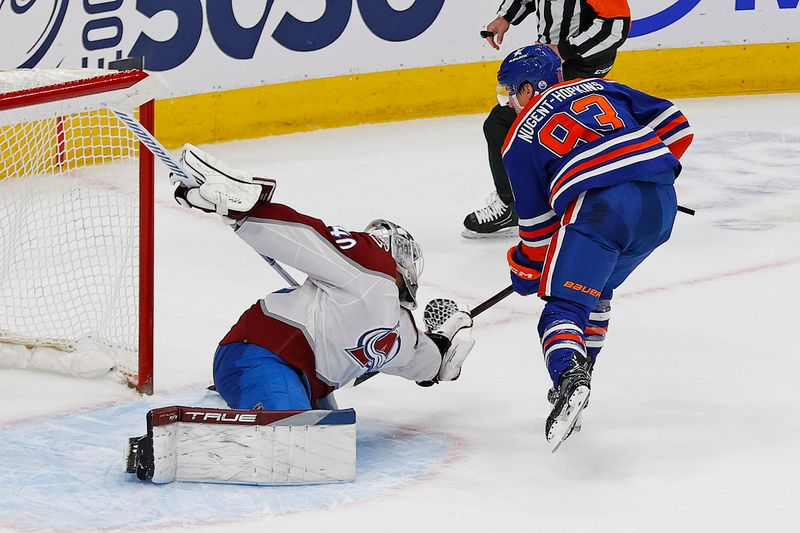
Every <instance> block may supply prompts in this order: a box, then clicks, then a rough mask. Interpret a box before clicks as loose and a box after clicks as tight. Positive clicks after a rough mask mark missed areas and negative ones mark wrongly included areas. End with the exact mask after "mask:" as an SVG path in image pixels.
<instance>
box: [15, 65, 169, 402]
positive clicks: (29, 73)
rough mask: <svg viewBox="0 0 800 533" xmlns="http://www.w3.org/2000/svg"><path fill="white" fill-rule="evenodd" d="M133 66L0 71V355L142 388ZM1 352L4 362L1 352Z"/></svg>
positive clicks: (140, 192) (145, 187)
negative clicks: (129, 120) (130, 118)
mask: <svg viewBox="0 0 800 533" xmlns="http://www.w3.org/2000/svg"><path fill="white" fill-rule="evenodd" d="M156 87H157V85H156V82H155V80H153V79H152V78H150V77H149V76H148V75H147V74H146V73H145V72H142V71H122V72H113V71H106V70H93V69H76V70H68V69H55V70H25V69H21V70H11V71H0V250H1V252H0V253H1V254H2V255H0V354H3V355H2V357H0V359H2V362H3V363H5V364H4V365H3V366H11V367H17V368H37V369H44V370H53V371H57V372H63V373H68V374H73V375H79V376H95V375H99V374H105V373H106V372H107V371H108V370H113V371H114V372H116V373H117V374H118V375H119V376H120V377H121V378H123V379H124V380H125V381H126V382H127V383H128V384H130V385H131V386H134V387H136V388H137V390H139V391H140V392H142V393H147V394H149V393H152V387H153V157H152V154H151V153H150V152H149V151H148V150H147V149H146V148H144V147H143V146H142V145H140V143H139V142H138V140H137V138H136V137H135V135H133V133H131V132H130V131H129V130H128V129H127V128H126V127H125V126H124V125H123V124H122V123H121V122H120V121H119V120H118V119H117V118H116V116H115V115H114V114H113V112H112V111H111V109H112V108H113V109H120V110H126V111H128V110H137V112H138V117H139V120H140V122H141V123H142V124H143V125H144V126H145V127H146V128H147V129H148V130H149V131H151V132H152V131H153V121H154V111H153V101H152V99H153V96H154V93H155V91H156ZM9 361H10V363H9Z"/></svg>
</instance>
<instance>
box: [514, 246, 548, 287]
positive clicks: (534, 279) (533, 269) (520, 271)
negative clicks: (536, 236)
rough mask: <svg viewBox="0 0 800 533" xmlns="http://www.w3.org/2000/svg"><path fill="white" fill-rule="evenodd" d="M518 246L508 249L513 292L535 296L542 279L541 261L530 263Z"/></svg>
mask: <svg viewBox="0 0 800 533" xmlns="http://www.w3.org/2000/svg"><path fill="white" fill-rule="evenodd" d="M520 246H522V244H519V245H517V246H512V247H511V248H509V249H508V265H509V266H510V267H511V285H512V286H513V287H514V292H516V293H517V294H521V295H522V296H528V295H530V294H536V293H537V292H538V291H539V281H541V277H542V265H543V264H544V262H543V261H532V260H530V259H528V258H527V257H525V256H524V255H523V254H522V252H521V251H520Z"/></svg>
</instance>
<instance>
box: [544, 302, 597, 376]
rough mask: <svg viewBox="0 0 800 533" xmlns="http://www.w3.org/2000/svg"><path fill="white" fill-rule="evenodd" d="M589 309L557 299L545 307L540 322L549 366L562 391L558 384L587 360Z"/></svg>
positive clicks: (551, 374) (545, 358)
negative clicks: (563, 377) (570, 370)
mask: <svg viewBox="0 0 800 533" xmlns="http://www.w3.org/2000/svg"><path fill="white" fill-rule="evenodd" d="M588 318H589V308H587V307H586V306H584V305H581V304H578V303H575V302H570V301H567V300H560V299H553V300H551V301H549V302H548V303H547V305H545V308H544V311H542V316H541V318H540V319H539V337H540V339H541V341H542V352H543V353H544V360H545V365H547V371H548V373H549V374H550V379H552V380H553V385H554V386H555V387H556V388H558V381H559V379H560V378H561V374H563V373H564V372H565V371H566V370H568V369H569V368H570V367H572V366H574V365H575V364H580V363H582V362H584V361H585V360H586V341H585V339H584V333H583V332H584V330H585V329H586V324H587V321H588Z"/></svg>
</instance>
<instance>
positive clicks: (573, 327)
mask: <svg viewBox="0 0 800 533" xmlns="http://www.w3.org/2000/svg"><path fill="white" fill-rule="evenodd" d="M670 172H671V171H670ZM676 212H677V201H676V197H675V188H674V187H673V185H671V184H669V185H665V184H662V183H650V182H641V181H632V182H627V183H622V184H619V185H615V186H612V187H607V188H602V189H590V190H589V191H587V192H585V193H584V194H582V195H581V196H580V197H579V198H578V199H577V200H576V201H575V203H574V204H573V205H572V206H570V209H568V210H567V213H565V215H564V219H563V221H562V227H561V228H560V229H559V231H558V232H557V233H556V234H555V235H554V236H553V239H552V240H551V243H550V247H549V249H548V253H547V258H546V260H545V264H544V268H543V270H542V281H541V283H542V287H541V288H540V294H541V295H542V297H543V298H544V299H545V300H546V301H547V304H546V305H545V308H544V310H543V311H542V315H541V318H540V320H539V326H538V330H539V337H540V339H541V340H542V349H543V351H544V354H545V362H546V364H547V369H548V372H549V373H550V377H551V379H552V380H553V383H554V385H556V386H558V380H559V378H560V376H561V374H562V373H563V372H564V371H565V370H566V369H568V368H569V367H570V366H571V365H572V364H573V359H574V355H575V352H578V353H582V355H583V356H584V357H585V356H586V355H587V352H586V342H585V332H586V330H587V323H588V322H589V316H590V313H592V312H593V311H595V312H594V313H592V316H593V318H597V319H598V320H599V321H600V322H597V321H595V322H596V323H594V324H591V325H590V326H591V327H590V331H595V332H596V331H597V330H599V329H601V328H598V327H596V326H597V323H599V324H601V325H602V324H605V325H606V326H607V324H608V311H609V309H610V308H609V301H610V300H611V296H612V294H613V291H614V289H616V288H617V287H619V286H620V285H621V284H622V283H623V282H624V281H625V279H627V277H628V276H629V275H630V274H631V272H633V270H634V269H635V268H636V267H638V266H639V265H640V264H641V263H642V261H644V260H645V258H647V256H649V255H650V254H651V253H652V252H653V250H655V249H656V247H658V246H659V245H661V244H663V243H664V242H666V241H667V240H668V239H669V236H670V233H671V232H672V226H673V224H674V222H675V214H676ZM602 333H603V336H604V333H605V330H604V328H602ZM597 351H599V350H596V352H597ZM596 352H595V353H594V354H590V355H591V356H596Z"/></svg>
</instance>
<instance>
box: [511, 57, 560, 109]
mask: <svg viewBox="0 0 800 533" xmlns="http://www.w3.org/2000/svg"><path fill="white" fill-rule="evenodd" d="M562 80H563V76H562V74H561V59H560V58H559V57H558V55H557V54H556V53H555V52H554V51H553V50H552V49H551V48H550V47H549V46H546V45H543V44H534V45H532V46H524V47H522V48H518V49H517V50H514V51H513V52H511V53H510V54H508V56H506V58H505V59H504V60H503V63H502V64H501V65H500V70H498V71H497V81H498V83H499V84H500V85H498V87H497V91H498V99H501V98H502V97H504V98H506V99H507V98H508V97H509V96H514V95H515V94H517V93H518V92H519V91H520V89H521V88H522V85H523V84H524V83H526V82H527V83H530V84H531V86H532V87H533V91H534V93H535V94H539V93H541V92H542V91H544V90H545V89H547V88H548V87H551V86H553V85H555V84H556V83H560V82H561V81H562ZM500 103H501V104H504V105H505V104H507V102H505V103H504V102H503V100H500Z"/></svg>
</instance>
